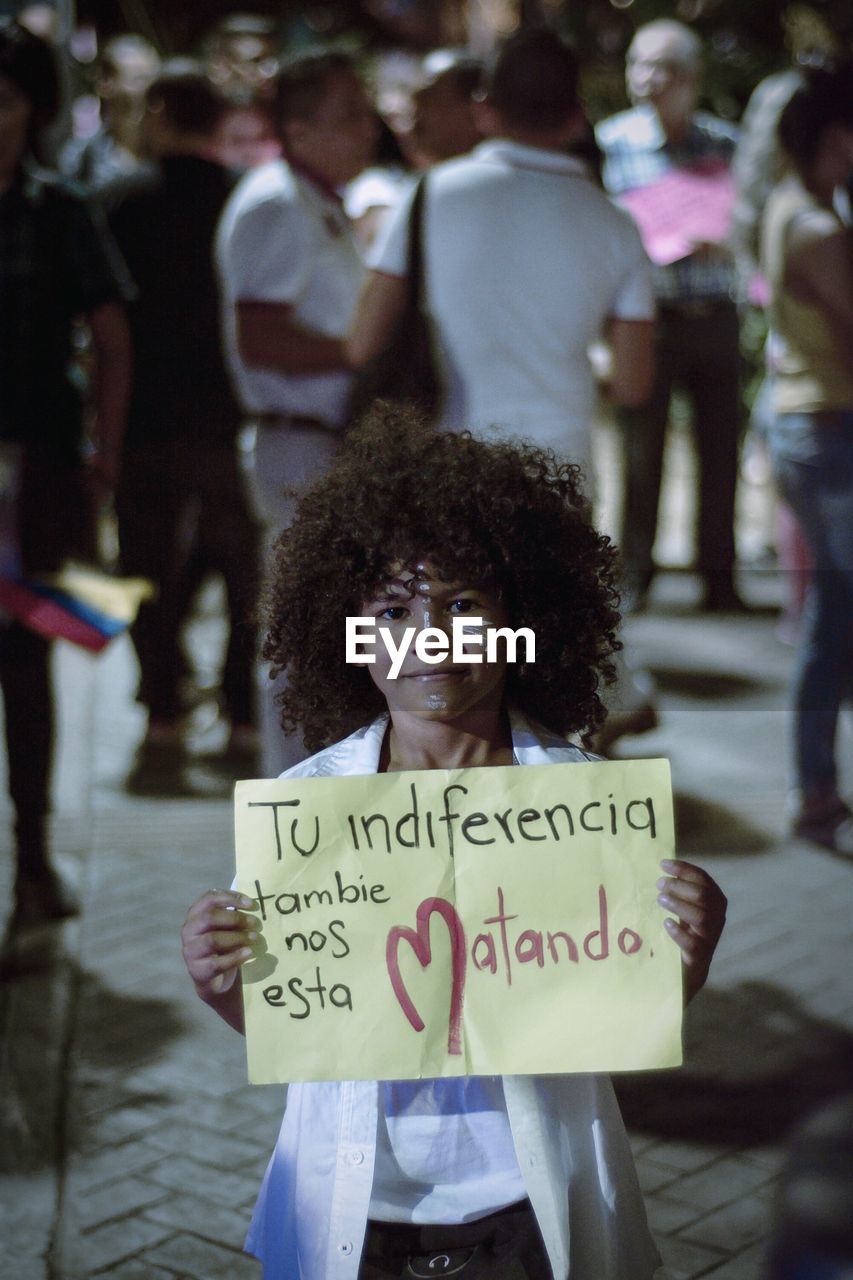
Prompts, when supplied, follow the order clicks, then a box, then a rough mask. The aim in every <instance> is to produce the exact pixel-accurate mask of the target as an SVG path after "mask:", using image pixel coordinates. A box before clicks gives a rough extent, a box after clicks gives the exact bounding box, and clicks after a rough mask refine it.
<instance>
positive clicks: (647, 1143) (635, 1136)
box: [628, 1133, 655, 1160]
mask: <svg viewBox="0 0 853 1280" xmlns="http://www.w3.org/2000/svg"><path fill="white" fill-rule="evenodd" d="M628 1140H629V1141H630V1143H631V1150H632V1151H633V1153H634V1159H635V1160H636V1159H638V1158H639V1157H640V1156H641V1155H642V1154H643V1152H644V1151H647V1150H648V1149H649V1147H652V1146H654V1141H655V1140H654V1138H653V1137H651V1136H650V1135H649V1134H647V1133H629V1135H628Z"/></svg>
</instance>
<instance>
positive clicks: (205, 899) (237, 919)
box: [181, 889, 259, 1004]
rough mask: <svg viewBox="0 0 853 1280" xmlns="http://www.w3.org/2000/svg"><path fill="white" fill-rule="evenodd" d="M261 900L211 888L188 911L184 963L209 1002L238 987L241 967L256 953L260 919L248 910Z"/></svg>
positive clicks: (183, 945) (184, 930) (184, 938)
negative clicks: (236, 984) (238, 975)
mask: <svg viewBox="0 0 853 1280" xmlns="http://www.w3.org/2000/svg"><path fill="white" fill-rule="evenodd" d="M253 907H255V908H256V907H257V903H256V902H254V901H253V900H252V899H251V898H247V897H246V896H245V894H242V893H234V892H233V891H232V890H231V889H209V890H208V891H207V893H203V894H202V896H201V897H200V898H199V899H197V901H196V902H194V903H193V905H192V906H191V907H190V909H189V911H188V912H187V917H186V919H185V920H184V924H183V928H182V929H181V943H182V947H183V953H184V964H185V965H186V966H187V971H188V973H189V975H190V977H191V978H192V980H193V982H194V984H195V989H196V991H197V992H198V994H199V996H200V997H201V999H202V1000H204V1001H205V1002H206V1003H207V1004H212V1003H215V1002H216V1001H217V998H218V997H220V996H222V995H223V994H224V993H225V992H226V991H229V990H230V989H231V988H232V987H233V986H234V981H235V979H236V977H237V974H238V973H239V972H240V966H241V965H242V964H245V962H246V961H247V960H250V959H251V958H252V956H253V955H254V944H255V943H256V942H257V940H258V936H259V935H258V922H257V920H256V919H255V918H254V917H253V916H249V915H246V910H247V909H251V908H253Z"/></svg>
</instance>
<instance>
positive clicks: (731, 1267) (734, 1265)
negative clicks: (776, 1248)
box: [703, 1244, 767, 1280]
mask: <svg viewBox="0 0 853 1280" xmlns="http://www.w3.org/2000/svg"><path fill="white" fill-rule="evenodd" d="M766 1255H767V1248H766V1246H765V1245H764V1244H756V1245H753V1246H752V1247H751V1248H749V1249H745V1250H744V1251H743V1253H739V1254H737V1255H736V1256H735V1257H734V1258H730V1259H729V1260H728V1262H724V1263H723V1264H722V1266H720V1267H714V1268H713V1269H712V1270H711V1271H706V1272H705V1275H704V1277H703V1280H765V1277H766V1274H767V1273H766V1270H765V1267H766V1262H767V1256H766Z"/></svg>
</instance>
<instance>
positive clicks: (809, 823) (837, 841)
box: [791, 796, 853, 858]
mask: <svg viewBox="0 0 853 1280" xmlns="http://www.w3.org/2000/svg"><path fill="white" fill-rule="evenodd" d="M791 834H792V835H794V836H797V837H799V838H800V839H801V840H808V841H810V842H811V843H812V844H817V845H820V847H821V848H822V849H829V850H830V851H831V852H832V853H840V854H841V855H842V856H844V857H847V858H851V857H853V812H851V810H850V808H849V807H848V806H847V805H846V804H845V803H844V801H843V800H842V799H841V796H835V797H833V798H832V800H831V802H828V803H827V804H826V805H825V806H824V807H822V808H819V809H818V808H813V809H805V810H803V809H801V810H800V812H799V813H798V814H796V815H795V817H794V819H793V821H792V823H791Z"/></svg>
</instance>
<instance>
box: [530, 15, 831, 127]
mask: <svg viewBox="0 0 853 1280" xmlns="http://www.w3.org/2000/svg"><path fill="white" fill-rule="evenodd" d="M525 17H526V18H527V20H529V21H535V20H537V19H538V20H543V19H544V20H546V21H550V22H553V23H554V25H555V26H557V27H559V29H560V30H562V31H563V32H564V33H565V34H566V35H568V36H570V37H571V38H572V40H573V42H574V43H575V45H576V47H577V49H578V52H579V53H580V55H581V58H582V61H583V63H584V65H585V67H586V74H585V82H584V90H585V95H586V100H587V105H588V108H589V113H590V115H591V116H592V117H593V119H600V118H601V117H602V116H605V115H609V114H611V113H612V112H613V111H619V110H621V109H622V108H623V107H625V106H626V105H627V100H626V97H625V87H624V81H623V69H624V59H625V51H626V49H627V47H628V45H629V44H630V42H631V39H632V37H633V34H634V32H635V31H636V30H637V28H638V27H640V26H643V25H644V24H645V23H647V22H652V21H654V20H655V19H656V18H675V19H677V20H678V21H681V22H684V23H685V24H686V25H688V26H690V27H691V28H692V30H694V31H695V32H696V33H697V35H699V36H700V37H701V39H702V41H703V44H704V47H705V73H704V81H703V98H702V105H703V106H705V107H706V108H707V109H708V110H710V111H713V112H714V113H715V114H717V115H720V116H723V117H724V118H727V119H738V118H739V117H740V116H741V114H742V112H743V109H744V107H745V106H746V103H747V100H748V99H749V96H750V94H751V93H752V90H753V89H754V88H755V86H756V85H757V84H758V82H759V81H760V80H762V79H763V78H764V77H765V76H766V75H769V74H770V73H771V72H773V71H779V70H781V69H783V68H785V67H788V66H790V65H791V63H792V61H810V60H811V59H812V58H813V57H814V56H816V55H819V54H820V53H822V52H826V51H828V50H829V49H830V48H832V47H834V46H837V45H844V44H846V45H849V44H850V43H851V40H853V5H851V3H850V0H813V2H812V3H811V4H808V5H806V4H801V3H793V4H788V3H784V0H750V2H749V3H744V0H540V3H538V4H537V5H533V4H530V3H528V4H527V5H526V13H525Z"/></svg>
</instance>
